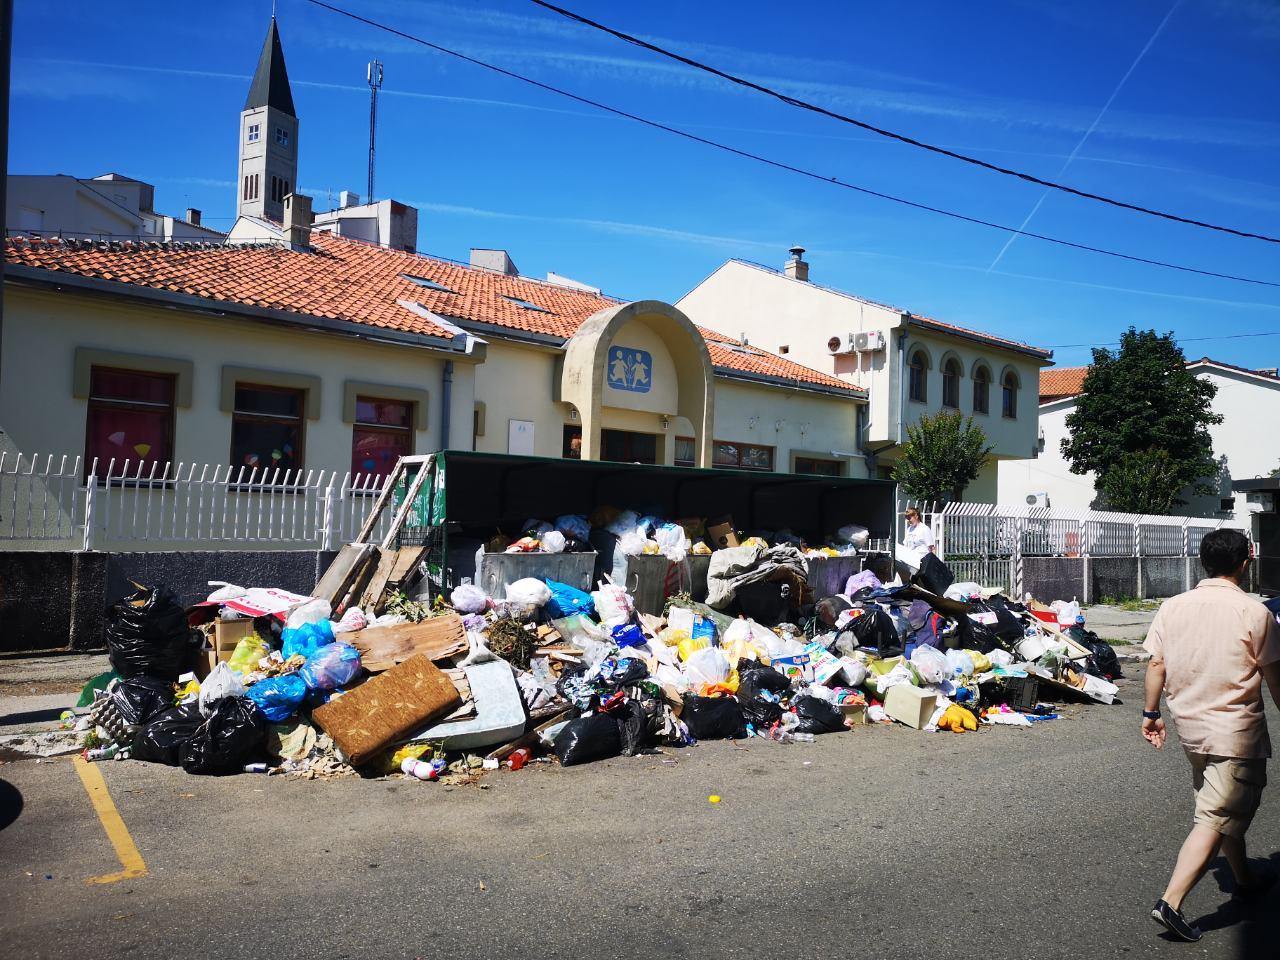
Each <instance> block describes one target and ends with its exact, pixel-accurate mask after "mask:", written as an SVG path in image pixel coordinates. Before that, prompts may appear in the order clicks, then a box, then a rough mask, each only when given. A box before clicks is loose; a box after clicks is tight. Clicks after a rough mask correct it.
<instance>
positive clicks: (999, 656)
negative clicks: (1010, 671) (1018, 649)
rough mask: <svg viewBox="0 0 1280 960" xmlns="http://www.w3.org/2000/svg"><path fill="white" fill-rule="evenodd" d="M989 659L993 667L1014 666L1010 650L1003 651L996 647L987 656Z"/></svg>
mask: <svg viewBox="0 0 1280 960" xmlns="http://www.w3.org/2000/svg"><path fill="white" fill-rule="evenodd" d="M987 659H988V660H990V661H991V665H992V666H993V667H1011V666H1013V654H1011V653H1010V652H1009V651H1008V650H1001V649H1000V648H999V647H996V648H995V649H994V650H992V651H991V652H989V653H988V654H987Z"/></svg>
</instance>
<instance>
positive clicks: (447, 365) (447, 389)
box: [440, 360, 453, 450]
mask: <svg viewBox="0 0 1280 960" xmlns="http://www.w3.org/2000/svg"><path fill="white" fill-rule="evenodd" d="M452 410H453V361H452V360H446V361H445V362H444V385H443V389H442V390H441V394H440V449H441V450H448V449H449V417H450V415H451V413H452Z"/></svg>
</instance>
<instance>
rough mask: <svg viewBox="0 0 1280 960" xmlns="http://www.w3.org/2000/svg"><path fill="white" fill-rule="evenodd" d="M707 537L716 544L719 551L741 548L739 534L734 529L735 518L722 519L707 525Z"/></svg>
mask: <svg viewBox="0 0 1280 960" xmlns="http://www.w3.org/2000/svg"><path fill="white" fill-rule="evenodd" d="M707 537H708V538H709V539H710V540H711V542H712V543H714V544H715V546H716V549H717V550H724V549H727V548H729V547H740V546H742V544H741V543H740V542H739V541H738V534H737V533H736V532H735V531H734V529H733V517H721V518H720V519H719V520H714V521H711V522H709V523H708V524H707Z"/></svg>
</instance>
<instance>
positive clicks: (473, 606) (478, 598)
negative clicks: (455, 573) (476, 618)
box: [449, 583, 489, 613]
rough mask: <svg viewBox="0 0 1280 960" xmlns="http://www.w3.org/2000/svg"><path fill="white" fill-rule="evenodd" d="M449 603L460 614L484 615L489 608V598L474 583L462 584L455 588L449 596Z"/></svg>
mask: <svg viewBox="0 0 1280 960" xmlns="http://www.w3.org/2000/svg"><path fill="white" fill-rule="evenodd" d="M449 602H450V603H451V604H453V609H455V610H457V611H458V612H459V613H484V611H485V610H486V609H487V608H488V606H489V598H488V597H487V596H485V592H484V591H483V590H481V589H480V588H479V587H477V586H476V585H475V584H474V583H462V584H459V585H458V586H456V587H454V588H453V592H452V593H450V594H449Z"/></svg>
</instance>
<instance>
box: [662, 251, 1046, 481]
mask: <svg viewBox="0 0 1280 960" xmlns="http://www.w3.org/2000/svg"><path fill="white" fill-rule="evenodd" d="M677 306H678V307H679V308H680V309H681V310H683V311H684V312H685V313H686V314H688V316H689V318H690V319H691V320H693V322H694V323H697V324H700V325H702V326H704V327H709V328H711V329H712V330H717V331H719V332H721V333H724V334H726V335H728V336H732V337H742V336H744V335H745V336H746V338H747V339H748V341H749V342H750V343H751V344H752V345H754V346H757V347H759V348H760V349H762V350H768V351H770V352H773V353H781V352H782V351H783V347H786V348H787V349H786V356H787V358H788V359H790V360H794V361H796V362H797V363H802V364H804V365H806V366H809V367H812V368H814V369H816V370H821V371H824V372H828V373H832V374H834V375H836V376H839V377H841V378H842V379H846V380H848V381H849V382H851V383H854V384H857V385H858V386H861V387H864V388H866V389H867V390H868V392H869V401H870V404H869V411H870V425H869V429H868V439H869V441H870V442H871V443H872V444H877V443H888V442H893V441H896V440H897V439H898V437H899V426H900V425H905V424H910V423H914V422H916V421H917V420H919V419H920V417H921V416H924V415H926V414H933V413H937V412H938V411H939V410H941V409H942V360H943V359H944V357H945V356H955V357H956V358H957V359H958V360H959V362H960V366H961V374H962V375H961V379H960V397H959V399H960V407H959V411H960V413H962V414H964V415H966V416H967V415H969V414H971V413H974V411H973V380H972V375H973V370H974V367H975V364H977V363H983V364H985V365H986V366H987V368H988V370H989V371H990V374H991V381H992V383H991V391H990V398H989V406H988V409H989V411H990V412H989V413H987V414H981V413H976V414H974V419H975V421H977V423H978V425H979V426H980V427H981V428H982V430H983V432H984V433H986V434H987V437H988V439H989V441H990V442H991V444H992V445H993V447H994V448H995V449H994V452H993V456H994V457H996V458H1009V457H1019V458H1021V457H1026V456H1027V455H1028V454H1029V453H1030V451H1031V449H1032V447H1033V446H1034V444H1035V440H1036V429H1037V426H1036V402H1037V398H1038V393H1039V382H1040V377H1039V371H1040V366H1041V364H1040V363H1039V362H1038V361H1036V360H1034V359H1032V358H1030V357H1027V356H1025V355H1023V354H1019V353H1016V352H1013V351H1008V350H1003V349H1000V348H998V347H996V346H994V345H991V346H989V345H986V344H981V343H977V342H975V341H973V340H971V339H967V338H964V337H960V336H953V335H949V334H946V333H941V332H935V331H932V330H924V329H921V328H919V327H915V326H913V327H911V328H910V329H909V340H908V344H909V345H910V347H911V348H914V347H915V346H921V347H923V348H924V349H925V351H926V352H927V354H928V356H929V358H930V369H929V371H928V373H927V382H928V390H927V397H928V398H927V402H925V403H916V402H914V401H906V403H905V405H903V404H902V402H901V379H900V377H901V371H900V370H899V369H898V355H897V337H898V334H897V332H896V331H897V330H898V329H899V328H900V327H901V326H902V322H903V321H902V314H901V312H899V311H898V310H897V309H895V308H892V307H887V306H884V305H881V304H875V303H871V302H868V301H863V300H859V299H857V298H855V297H851V296H847V295H844V294H841V293H838V292H836V291H833V290H829V289H825V288H823V287H820V286H815V285H814V284H811V283H806V282H804V281H799V280H793V279H791V278H789V277H787V276H785V275H782V274H778V273H775V272H773V271H770V270H766V269H762V268H759V267H755V266H752V265H750V264H745V263H740V262H737V261H729V262H728V263H726V264H724V265H723V266H722V267H720V268H719V269H718V270H717V271H716V272H715V273H713V274H712V275H711V276H710V277H708V278H707V279H706V280H704V281H703V282H702V283H701V284H699V285H698V286H697V287H695V288H694V289H693V290H691V291H690V292H689V293H688V294H686V295H685V296H684V297H683V298H681V300H680V301H679V303H677ZM875 330H878V331H881V332H883V333H884V334H885V336H886V339H887V348H886V350H885V351H883V352H879V353H872V354H866V355H864V356H862V357H858V356H856V355H851V354H849V355H843V356H836V357H833V356H832V355H831V354H830V352H829V351H828V349H827V341H828V340H829V339H830V338H831V337H841V338H843V337H846V336H848V335H849V334H850V333H856V332H862V331H875ZM1006 368H1012V369H1013V370H1014V372H1015V373H1016V374H1017V377H1018V380H1019V384H1020V390H1019V396H1018V411H1017V413H1018V416H1017V418H1016V419H1006V418H1004V417H1002V416H1001V404H1000V382H1001V379H1002V376H1003V371H1004V370H1005V369H1006ZM892 459H893V454H892V453H886V455H885V457H884V458H883V460H884V462H885V463H891V462H892ZM966 499H973V498H971V497H966Z"/></svg>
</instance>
